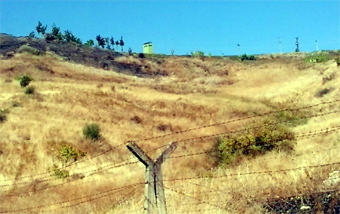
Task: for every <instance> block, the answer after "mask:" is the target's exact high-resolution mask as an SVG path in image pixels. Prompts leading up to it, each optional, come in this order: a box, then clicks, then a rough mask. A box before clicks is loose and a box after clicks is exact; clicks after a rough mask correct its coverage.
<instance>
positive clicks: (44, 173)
mask: <svg viewBox="0 0 340 214" xmlns="http://www.w3.org/2000/svg"><path fill="white" fill-rule="evenodd" d="M123 145H125V143H122V144H119V145H117V146H114V147H113V148H110V149H108V150H106V151H105V152H103V153H100V154H98V155H95V156H93V157H91V158H86V159H81V160H79V161H76V162H73V163H71V164H69V165H66V166H64V167H63V169H65V168H68V167H70V166H73V165H74V164H78V163H82V162H85V161H89V160H91V159H94V158H96V157H99V156H101V155H104V154H106V153H108V152H110V151H113V150H114V149H116V148H118V147H120V146H123ZM93 165H96V164H93ZM88 166H92V165H88ZM88 166H85V167H88ZM85 167H83V168H85ZM78 169H80V168H78ZM47 174H50V172H43V173H39V174H34V175H27V176H22V177H18V178H11V179H6V180H2V181H1V182H6V181H13V180H20V179H25V178H33V177H36V176H40V175H47ZM52 176H53V175H52ZM46 177H51V175H48V176H45V177H43V178H46ZM0 186H1V185H0Z"/></svg>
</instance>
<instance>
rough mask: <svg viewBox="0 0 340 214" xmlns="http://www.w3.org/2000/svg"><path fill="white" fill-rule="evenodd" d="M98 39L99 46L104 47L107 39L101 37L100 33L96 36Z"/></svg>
mask: <svg viewBox="0 0 340 214" xmlns="http://www.w3.org/2000/svg"><path fill="white" fill-rule="evenodd" d="M96 40H97V42H98V46H99V47H102V48H104V46H105V39H104V38H103V37H101V36H100V35H98V36H97V37H96Z"/></svg>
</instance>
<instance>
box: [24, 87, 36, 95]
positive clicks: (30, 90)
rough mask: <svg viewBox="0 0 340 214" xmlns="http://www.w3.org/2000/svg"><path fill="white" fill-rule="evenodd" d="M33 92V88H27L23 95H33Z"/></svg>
mask: <svg viewBox="0 0 340 214" xmlns="http://www.w3.org/2000/svg"><path fill="white" fill-rule="evenodd" d="M34 91H35V88H34V86H28V87H27V88H25V94H33V93H34Z"/></svg>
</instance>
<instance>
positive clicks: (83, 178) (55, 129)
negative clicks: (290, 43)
mask: <svg viewBox="0 0 340 214" xmlns="http://www.w3.org/2000/svg"><path fill="white" fill-rule="evenodd" d="M293 57H295V56H293ZM115 60H116V61H119V62H122V63H130V64H136V65H138V66H144V68H143V69H144V70H146V71H149V72H150V73H155V72H160V73H162V74H166V76H163V77H156V78H136V77H133V76H127V75H123V74H118V73H115V72H112V71H105V70H101V69H95V68H90V67H86V66H82V65H76V64H72V63H69V62H65V61H63V60H61V59H60V58H58V57H57V56H55V55H53V54H51V53H49V54H46V55H44V56H32V55H28V54H26V53H22V54H16V55H15V56H14V57H12V58H11V59H1V74H0V75H1V76H0V77H1V80H0V90H1V94H0V101H1V108H9V109H10V111H9V113H8V114H7V120H6V121H5V122H4V123H1V130H0V131H1V144H0V148H1V163H0V166H1V175H0V181H1V182H0V183H1V185H4V186H2V187H1V195H2V200H1V210H2V211H6V210H20V209H25V208H28V207H36V206H38V207H39V208H35V209H33V210H28V211H18V213H19V212H31V211H32V212H33V211H34V212H36V211H44V210H49V209H55V210H54V211H53V212H64V213H79V212H84V211H85V210H86V212H87V213H98V212H104V213H123V212H133V213H139V212H140V213H142V212H143V209H142V206H143V203H144V200H143V185H139V186H136V187H135V186H133V187H127V188H125V189H124V191H120V192H107V193H104V194H99V193H100V192H103V191H108V190H111V189H115V188H119V187H122V186H125V185H130V184H134V183H139V182H143V173H144V166H143V165H142V164H141V163H138V164H131V165H126V166H123V167H119V168H112V166H115V165H116V164H119V163H126V162H130V161H137V159H136V158H134V157H133V156H132V154H131V153H130V152H129V151H128V150H127V149H126V148H125V146H124V144H123V143H124V142H126V141H128V140H135V139H144V138H150V137H155V136H159V135H164V134H171V133H172V132H180V131H183V130H186V129H189V128H193V127H198V126H203V125H208V124H213V123H217V122H223V121H227V120H230V119H237V118H243V117H248V116H255V115H258V114H262V113H265V112H268V111H270V110H277V109H280V108H283V107H294V108H296V107H301V106H308V105H313V104H316V103H320V102H323V101H332V100H335V99H338V97H339V94H340V87H339V85H338V82H339V71H338V69H337V67H336V63H334V62H327V63H325V64H318V65H315V66H311V67H306V68H302V67H301V65H300V63H301V62H302V60H300V61H299V59H295V58H292V59H289V58H285V57H277V58H275V57H273V59H265V58H264V59H263V60H259V61H257V62H245V63H241V62H237V61H232V60H228V59H213V58H211V59H204V60H202V59H189V58H183V57H170V58H168V59H164V61H162V62H161V63H157V62H156V61H152V60H147V59H137V58H133V57H120V58H116V59H115ZM320 71H323V72H322V73H320ZM24 74H28V75H30V76H32V77H33V78H34V81H32V85H34V86H35V89H36V92H37V93H36V94H35V95H33V96H25V94H24V93H23V91H22V89H21V88H20V86H19V83H18V81H17V80H14V78H15V77H17V76H20V75H24ZM331 75H332V78H330V76H331ZM324 79H326V81H325V80H324ZM9 80H12V81H9ZM325 87H327V88H332V90H331V91H328V92H327V93H324V94H323V96H315V95H316V94H317V93H318V92H319V91H320V90H323V89H324V88H325ZM13 103H20V105H21V106H20V107H13ZM338 109H339V103H333V104H329V105H321V106H317V107H313V108H311V109H309V110H308V114H309V115H311V114H317V113H320V112H321V113H322V112H329V111H334V110H338ZM246 122H247V121H240V122H235V123H230V124H225V125H221V126H213V127H209V128H206V129H198V130H194V131H190V132H185V133H183V134H178V135H173V136H169V137H165V138H158V139H154V140H147V141H141V142H138V144H139V145H140V146H141V147H142V148H143V149H145V150H147V151H149V150H153V149H155V148H156V147H159V146H161V145H164V144H166V143H168V142H171V141H181V140H184V139H190V138H195V137H199V136H203V135H214V134H217V133H221V132H226V131H233V130H237V129H240V128H242V127H243V125H244V124H245V123H246ZM88 123H97V124H98V125H99V126H100V128H101V134H102V136H103V138H102V139H101V140H100V141H98V142H92V141H90V140H87V139H84V137H83V136H82V127H83V126H84V125H85V124H88ZM337 124H339V117H338V114H330V115H325V116H322V117H314V118H311V119H309V120H308V123H306V124H303V125H299V126H296V127H291V129H292V131H293V132H294V133H296V134H301V133H308V132H309V131H311V132H315V131H317V130H320V129H325V128H327V127H332V126H335V125H337ZM339 139H340V137H339V133H338V131H337V132H331V133H328V134H327V135H320V136H315V137H313V138H302V139H298V142H297V145H296V148H295V152H294V153H293V154H286V153H276V152H271V153H267V154H266V155H263V156H260V157H257V158H253V159H249V160H247V159H245V160H244V161H243V162H241V163H240V164H238V165H234V166H230V167H228V168H226V169H225V168H223V169H222V168H218V167H217V164H216V160H215V159H214V158H211V157H209V156H208V155H196V156H189V157H185V158H173V159H172V158H170V159H169V160H168V161H167V162H166V163H165V164H164V166H163V173H164V179H165V180H169V179H171V178H181V177H193V176H203V177H204V178H200V179H192V180H184V181H180V180H179V181H165V182H164V185H165V186H166V187H168V188H171V189H174V191H175V192H174V191H172V190H169V189H166V190H165V193H166V197H167V203H168V210H169V213H183V212H193V213H197V212H200V213H240V212H242V213H259V212H264V210H263V207H262V204H263V203H267V201H268V200H270V199H271V198H273V197H274V198H275V197H276V196H279V197H286V196H291V195H303V194H307V193H310V192H315V191H321V190H322V187H321V186H320V185H321V184H322V181H323V180H325V179H326V178H327V177H328V173H330V172H331V171H332V170H336V169H337V170H339V166H338V165H335V166H327V167H322V168H318V167H316V168H306V169H305V170H290V171H287V172H285V173H283V172H282V173H272V174H268V173H259V174H251V175H247V174H244V173H247V172H254V171H255V172H263V171H268V170H280V169H291V168H297V167H304V166H310V165H321V164H327V163H332V162H337V161H338V160H339V158H340V156H339V154H340V153H339V152H338V151H337V148H338V147H339V143H340V141H339ZM62 142H67V143H68V144H69V145H72V146H73V147H74V148H76V149H78V150H81V151H85V152H87V153H88V155H87V157H82V158H80V159H79V160H78V161H76V162H72V164H71V165H70V166H68V167H67V168H66V169H67V170H69V172H70V177H69V178H66V179H64V180H63V179H55V178H53V177H47V178H46V176H48V174H41V173H47V172H48V168H49V167H51V166H52V165H53V164H56V165H58V166H60V167H62V166H63V165H62V163H61V161H60V160H59V159H58V158H57V157H56V150H58V146H59V145H60V144H61V143H62ZM215 142H216V139H215V138H206V139H201V140H199V139H198V140H194V141H186V142H181V143H179V146H178V148H177V150H176V151H175V152H174V153H173V156H178V155H183V154H190V153H195V152H198V151H202V150H208V149H210V148H212V147H213V146H214V144H215ZM162 149H163V148H160V149H158V150H154V151H150V152H148V154H149V155H150V156H152V157H156V156H157V155H158V154H159V153H160V152H161V150H162ZM106 151H109V152H106ZM104 152H106V153H105V154H103V155H100V154H102V153H104ZM312 152H314V153H312ZM85 160H86V161H85ZM36 174H41V175H37V176H34V177H30V176H31V175H32V176H33V175H36ZM22 176H28V177H26V178H22ZM219 176H222V177H221V178H218V177H219ZM8 179H12V180H8ZM46 179H47V180H46ZM134 190H136V191H135V192H132V193H131V194H129V195H128V196H126V197H125V195H126V194H128V193H129V192H131V191H134ZM176 191H177V192H176ZM20 194H22V197H18V195H20ZM96 194H97V195H96ZM106 194H108V196H106V197H102V198H98V199H95V198H96V197H101V196H105V195H106ZM109 194H111V195H109ZM183 194H185V195H189V196H192V197H195V198H196V199H198V201H197V200H196V201H195V200H194V199H193V198H190V197H187V196H185V195H183ZM91 195H92V197H91ZM6 196H7V197H6ZM8 196H11V197H8ZM122 197H125V198H123V199H122ZM77 198H78V199H77ZM72 199H75V200H74V201H70V202H69V203H63V204H58V203H59V202H63V201H69V200H72ZM90 199H93V200H92V201H88V202H86V203H81V204H79V205H77V206H71V205H74V204H78V203H80V202H82V201H87V200H90ZM200 200H201V201H204V202H206V203H201V202H200ZM197 202H198V204H195V203H197ZM50 204H55V205H50ZM69 205H70V207H66V208H60V207H63V206H69ZM40 206H41V207H40ZM221 207H223V209H221ZM129 210H130V211H129ZM132 210H133V211H132ZM199 210H200V211H199ZM45 212H48V211H45ZM50 212H52V211H50Z"/></svg>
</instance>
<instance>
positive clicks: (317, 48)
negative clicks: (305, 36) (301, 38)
mask: <svg viewBox="0 0 340 214" xmlns="http://www.w3.org/2000/svg"><path fill="white" fill-rule="evenodd" d="M315 46H316V51H318V50H319V45H318V40H315Z"/></svg>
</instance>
